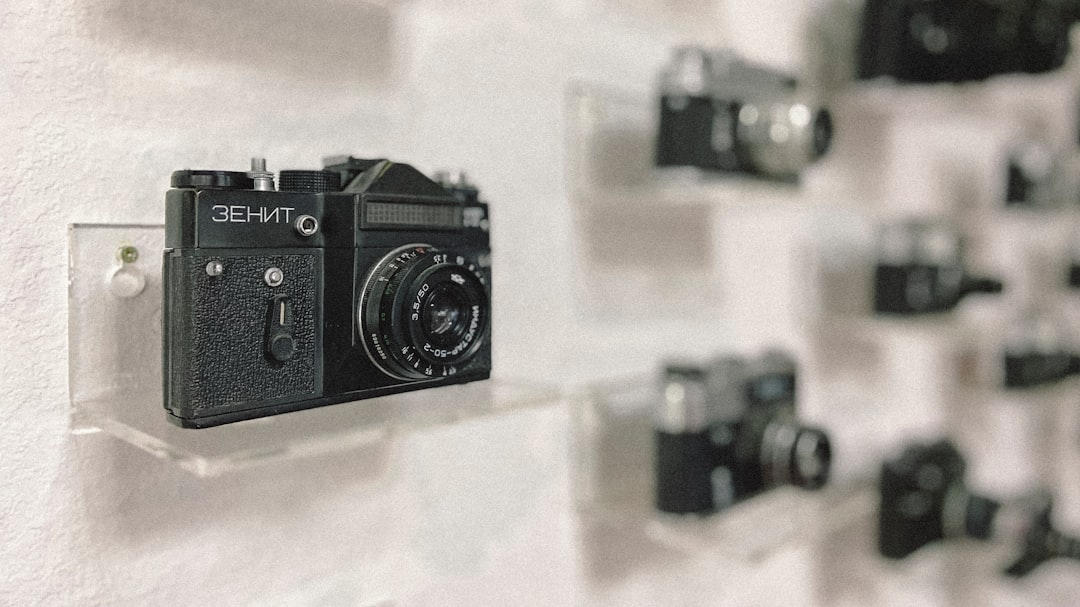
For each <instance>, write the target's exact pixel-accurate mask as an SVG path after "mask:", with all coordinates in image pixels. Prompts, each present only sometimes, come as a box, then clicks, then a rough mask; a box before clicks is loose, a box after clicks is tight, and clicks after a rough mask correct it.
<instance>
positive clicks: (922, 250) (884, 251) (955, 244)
mask: <svg viewBox="0 0 1080 607" xmlns="http://www.w3.org/2000/svg"><path fill="white" fill-rule="evenodd" d="M877 249H878V251H877V261H876V266H875V268H874V311H875V312H876V313H878V314H893V315H917V314H928V313H935V312H945V311H948V310H951V309H953V308H954V307H956V305H957V304H958V303H960V300H961V299H963V298H964V297H966V296H967V295H970V294H972V293H999V292H1001V289H1002V284H1001V282H999V281H997V280H994V279H990V278H978V277H973V276H970V275H969V274H968V272H967V270H966V269H965V268H964V265H963V262H964V260H963V255H962V253H963V250H962V246H961V239H960V236H959V234H957V232H956V230H955V229H952V228H951V227H950V226H948V225H946V224H940V223H934V222H918V221H908V222H900V223H894V224H888V225H885V226H882V228H881V229H880V230H879V232H878V242H877Z"/></svg>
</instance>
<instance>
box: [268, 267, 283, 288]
mask: <svg viewBox="0 0 1080 607" xmlns="http://www.w3.org/2000/svg"><path fill="white" fill-rule="evenodd" d="M263 280H265V281H266V284H267V285H268V286H271V287H276V286H278V285H280V284H281V283H282V282H284V281H285V273H284V272H282V271H281V268H269V269H268V270H266V274H263Z"/></svg>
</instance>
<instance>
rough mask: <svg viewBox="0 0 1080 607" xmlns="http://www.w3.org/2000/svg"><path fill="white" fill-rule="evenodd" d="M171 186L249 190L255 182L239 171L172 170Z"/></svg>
mask: <svg viewBox="0 0 1080 607" xmlns="http://www.w3.org/2000/svg"><path fill="white" fill-rule="evenodd" d="M172 187H174V188H193V189H196V190H250V189H252V188H254V187H255V182H254V181H253V180H252V179H251V178H250V177H248V176H247V173H242V172H240V171H193V170H191V169H184V170H182V171H173V174H172Z"/></svg>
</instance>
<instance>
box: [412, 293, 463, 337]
mask: <svg viewBox="0 0 1080 607" xmlns="http://www.w3.org/2000/svg"><path fill="white" fill-rule="evenodd" d="M466 299H467V296H466V294H465V293H463V292H462V290H461V289H460V288H456V285H455V286H451V285H440V286H439V287H437V288H436V289H434V290H432V292H431V295H429V296H428V298H427V301H426V302H425V303H424V304H423V306H422V307H423V309H424V334H425V335H426V336H427V337H428V339H431V340H438V341H440V342H453V341H455V340H457V339H460V338H461V336H462V335H463V334H464V332H465V331H466V329H467V327H468V325H467V323H464V322H460V321H461V320H463V319H465V318H467V317H468V316H469V312H468V309H467V303H466Z"/></svg>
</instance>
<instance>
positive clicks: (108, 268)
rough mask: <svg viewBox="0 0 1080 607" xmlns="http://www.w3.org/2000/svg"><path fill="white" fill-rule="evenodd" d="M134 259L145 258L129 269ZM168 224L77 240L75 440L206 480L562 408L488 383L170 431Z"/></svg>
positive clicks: (524, 387)
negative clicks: (165, 350)
mask: <svg viewBox="0 0 1080 607" xmlns="http://www.w3.org/2000/svg"><path fill="white" fill-rule="evenodd" d="M123 247H128V248H129V253H130V249H131V248H133V249H134V250H135V251H137V253H136V257H137V259H130V256H129V259H128V261H127V262H121V261H119V258H118V251H120V250H121V248H123ZM163 248H164V227H163V226H160V225H149V226H148V225H97V224H94V225H88V224H78V225H73V226H71V227H70V230H69V252H70V260H69V261H70V265H69V272H70V273H69V302H68V321H69V327H68V328H69V348H68V351H69V386H70V393H71V404H72V418H71V431H72V432H73V433H75V434H88V433H96V432H105V433H108V434H110V435H113V436H115V437H117V438H119V439H121V440H124V441H126V442H128V443H130V444H132V445H134V446H136V447H138V448H140V449H142V450H144V451H146V452H148V453H150V454H152V455H154V456H156V457H160V458H162V459H166V460H169V461H172V462H173V463H175V464H176V465H177V466H179V467H180V468H182V469H184V470H187V471H189V472H192V473H194V474H196V475H199V476H215V475H219V474H223V473H225V472H228V471H230V470H234V469H238V468H244V467H247V466H252V465H256V464H264V463H268V462H272V461H282V460H286V459H292V458H299V457H307V456H311V455H316V454H320V453H327V452H333V451H342V450H346V449H352V448H355V447H357V446H360V445H363V444H365V443H369V442H373V441H378V440H384V439H386V438H388V437H390V436H392V435H394V434H397V433H402V432H409V431H414V430H417V429H422V428H426V427H431V426H437V425H441V424H450V423H454V422H458V421H462V420H467V419H472V418H476V417H481V416H486V415H493V414H498V413H505V412H510V411H515V410H519V409H527V408H531V407H541V406H544V405H552V404H555V403H557V402H559V397H558V390H557V389H555V388H553V387H551V386H545V385H540V384H535V383H528V382H513V381H506V380H489V381H480V382H474V383H470V384H465V385H458V386H446V387H441V388H433V389H427V390H419V391H415V392H408V393H404V394H397V395H392V396H385V397H380V398H373V399H369V400H363V401H357V402H352V403H343V404H338V405H331V406H327V407H319V408H316V409H309V410H306V411H299V412H295V413H289V414H285V415H278V416H273V417H266V418H260V419H254V420H249V421H244V422H239V423H234V424H228V425H224V426H219V427H215V428H209V429H204V430H186V429H181V428H178V427H176V426H173V425H172V424H170V423H168V422H167V421H166V417H165V410H164V408H163V406H162V394H161V385H162V381H161V261H160V260H161V252H162V250H163Z"/></svg>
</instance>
